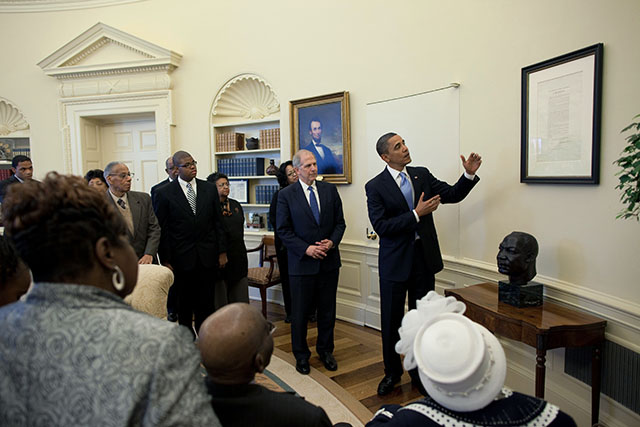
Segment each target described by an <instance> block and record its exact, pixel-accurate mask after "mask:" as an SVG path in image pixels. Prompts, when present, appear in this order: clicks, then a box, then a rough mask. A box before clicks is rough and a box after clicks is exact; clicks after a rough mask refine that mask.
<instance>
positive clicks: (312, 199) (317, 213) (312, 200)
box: [307, 186, 320, 225]
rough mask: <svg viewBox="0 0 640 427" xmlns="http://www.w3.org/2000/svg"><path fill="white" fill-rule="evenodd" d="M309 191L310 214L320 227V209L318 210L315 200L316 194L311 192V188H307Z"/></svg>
mask: <svg viewBox="0 0 640 427" xmlns="http://www.w3.org/2000/svg"><path fill="white" fill-rule="evenodd" d="M307 189H308V190H309V206H310V207H311V212H312V213H313V217H314V218H315V219H316V223H317V224H318V225H320V208H318V200H317V199H316V193H315V191H313V187H311V186H308V187H307Z"/></svg>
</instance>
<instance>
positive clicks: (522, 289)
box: [498, 281, 543, 308]
mask: <svg viewBox="0 0 640 427" xmlns="http://www.w3.org/2000/svg"><path fill="white" fill-rule="evenodd" d="M542 289H543V288H542V284H541V283H536V282H529V283H527V284H526V285H512V284H511V283H509V282H503V281H499V282H498V301H500V302H503V303H505V304H509V305H513V306H515V307H518V308H523V307H539V306H541V305H542V302H543V299H542Z"/></svg>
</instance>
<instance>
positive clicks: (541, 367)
mask: <svg viewBox="0 0 640 427" xmlns="http://www.w3.org/2000/svg"><path fill="white" fill-rule="evenodd" d="M546 355H547V350H545V349H536V397H538V398H540V399H544V379H545V378H544V376H545V363H546V361H547V358H546Z"/></svg>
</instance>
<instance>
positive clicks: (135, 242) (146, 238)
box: [104, 162, 160, 264]
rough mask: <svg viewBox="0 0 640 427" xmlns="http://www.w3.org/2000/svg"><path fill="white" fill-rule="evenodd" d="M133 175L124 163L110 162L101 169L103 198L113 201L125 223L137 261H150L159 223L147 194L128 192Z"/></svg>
mask: <svg viewBox="0 0 640 427" xmlns="http://www.w3.org/2000/svg"><path fill="white" fill-rule="evenodd" d="M132 176H133V174H132V173H130V172H129V168H128V167H127V165H125V164H124V163H120V162H111V163H109V164H108V165H107V166H106V167H105V168H104V179H105V180H106V181H107V185H108V186H109V190H108V191H107V199H108V200H110V201H111V203H113V205H114V206H115V208H116V210H117V211H118V212H120V214H121V215H122V217H123V218H124V221H125V223H126V224H127V230H128V233H127V234H128V237H129V243H131V246H133V249H134V250H135V251H136V255H137V256H138V259H139V261H138V264H151V263H152V262H153V261H154V260H155V259H156V255H157V254H158V246H159V245H160V225H159V224H158V219H157V218H156V214H155V213H154V212H153V207H152V205H151V197H150V196H149V195H148V194H147V193H141V192H139V191H131V178H132Z"/></svg>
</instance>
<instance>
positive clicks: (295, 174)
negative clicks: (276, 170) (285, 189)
mask: <svg viewBox="0 0 640 427" xmlns="http://www.w3.org/2000/svg"><path fill="white" fill-rule="evenodd" d="M297 175H298V174H297V173H296V171H291V172H289V173H288V174H287V176H297Z"/></svg>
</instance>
